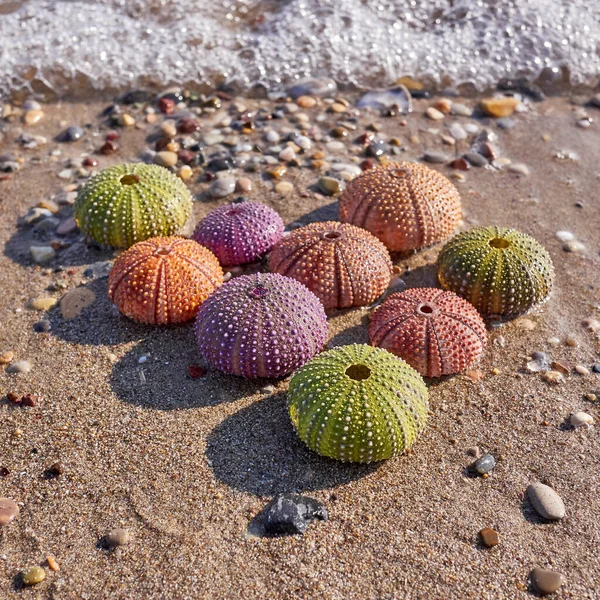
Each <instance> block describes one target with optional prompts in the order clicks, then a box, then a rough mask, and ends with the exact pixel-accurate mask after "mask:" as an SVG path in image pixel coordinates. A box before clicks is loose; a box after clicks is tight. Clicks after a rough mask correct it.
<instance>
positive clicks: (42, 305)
mask: <svg viewBox="0 0 600 600" xmlns="http://www.w3.org/2000/svg"><path fill="white" fill-rule="evenodd" d="M57 302H58V300H57V299H56V298H52V297H51V296H40V297H39V298H34V299H33V300H32V301H31V302H30V303H29V306H30V307H31V308H33V310H40V311H42V310H50V309H51V308H52V307H53V306H54V305H55V304H56V303H57Z"/></svg>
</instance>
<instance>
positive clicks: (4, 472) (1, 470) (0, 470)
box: [0, 467, 10, 477]
mask: <svg viewBox="0 0 600 600" xmlns="http://www.w3.org/2000/svg"><path fill="white" fill-rule="evenodd" d="M9 475H10V471H9V470H8V469H7V468H6V467H0V477H8V476H9Z"/></svg>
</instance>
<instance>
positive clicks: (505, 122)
mask: <svg viewBox="0 0 600 600" xmlns="http://www.w3.org/2000/svg"><path fill="white" fill-rule="evenodd" d="M516 124H517V122H516V121H515V120H514V119H509V118H508V117H505V118H503V119H498V120H497V121H496V125H497V126H498V127H500V129H512V128H513V127H514V126H515V125H516Z"/></svg>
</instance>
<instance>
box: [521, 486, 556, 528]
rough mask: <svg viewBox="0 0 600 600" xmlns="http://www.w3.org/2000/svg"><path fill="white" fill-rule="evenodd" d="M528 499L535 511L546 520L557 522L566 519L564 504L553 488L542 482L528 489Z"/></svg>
mask: <svg viewBox="0 0 600 600" xmlns="http://www.w3.org/2000/svg"><path fill="white" fill-rule="evenodd" d="M527 497H528V498H529V501H530V502H531V505H532V506H533V508H534V509H535V511H536V512H537V513H538V514H539V515H540V516H541V517H543V518H544V519H548V520H551V521H556V520H559V519H562V518H564V516H565V505H564V502H563V501H562V498H561V497H560V496H559V495H558V494H557V493H556V492H555V491H554V490H553V489H552V488H551V487H549V486H547V485H545V484H543V483H541V482H536V483H532V484H531V485H529V486H528V488H527Z"/></svg>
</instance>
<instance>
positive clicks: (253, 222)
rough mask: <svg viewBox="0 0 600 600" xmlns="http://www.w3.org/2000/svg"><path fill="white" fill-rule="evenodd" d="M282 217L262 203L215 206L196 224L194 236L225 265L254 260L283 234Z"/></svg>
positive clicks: (241, 263)
mask: <svg viewBox="0 0 600 600" xmlns="http://www.w3.org/2000/svg"><path fill="white" fill-rule="evenodd" d="M283 229H284V224H283V221H282V220H281V217H280V216H279V215H278V214H277V213H276V212H275V211H274V210H273V209H272V208H270V207H269V206H267V205H265V204H262V203H261V202H238V203H235V202H234V203H233V204H227V205H225V206H220V207H219V208H216V209H215V210H213V211H212V212H211V213H209V214H208V215H207V216H206V217H205V218H204V219H203V220H202V221H200V222H199V223H198V225H197V226H196V230H195V231H194V235H193V236H192V237H193V238H194V239H195V240H196V241H197V242H198V243H199V244H202V245H203V246H206V247H207V248H208V249H209V250H211V251H212V252H214V254H215V256H216V257H217V258H218V259H219V262H220V263H221V264H222V265H224V266H233V265H243V264H246V263H250V262H254V261H256V260H258V259H259V258H261V257H262V256H263V255H264V254H266V253H267V252H268V251H269V250H270V249H271V248H272V247H273V246H274V245H275V244H276V243H277V242H278V241H279V240H280V239H281V236H282V235H283Z"/></svg>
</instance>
